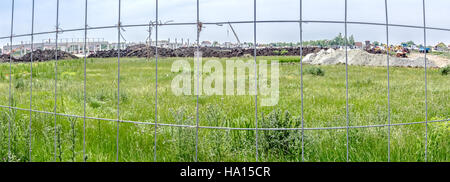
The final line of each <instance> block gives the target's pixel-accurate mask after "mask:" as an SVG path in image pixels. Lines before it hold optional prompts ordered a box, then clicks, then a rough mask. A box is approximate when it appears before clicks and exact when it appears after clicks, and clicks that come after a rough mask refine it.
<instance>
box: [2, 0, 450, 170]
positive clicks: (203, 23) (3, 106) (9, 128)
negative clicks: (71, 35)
mask: <svg viewBox="0 0 450 182" xmlns="http://www.w3.org/2000/svg"><path fill="white" fill-rule="evenodd" d="M11 1H12V5H11V26H10V28H11V34H10V36H6V37H0V40H2V39H9V43H10V45H13V38H19V37H28V36H29V37H31V54H30V71H31V73H32V71H33V64H32V63H33V49H34V36H35V35H46V34H53V33H54V34H55V37H56V41H55V46H56V53H55V60H56V61H55V90H54V108H53V112H47V111H40V110H33V109H32V106H33V104H32V100H33V90H32V86H31V87H30V108H29V109H25V108H19V107H14V106H13V104H12V99H13V97H12V91H11V89H12V78H11V76H10V77H9V91H8V95H9V99H8V101H9V105H8V106H5V105H0V108H5V109H6V108H7V109H9V112H12V110H21V111H29V115H30V121H29V127H28V130H29V136H30V139H29V158H30V161H32V160H31V159H32V158H31V153H32V144H31V142H32V140H31V136H32V129H31V125H32V114H33V113H41V114H49V115H54V123H55V126H54V127H55V128H54V130H55V133H54V161H56V152H57V148H56V142H57V141H56V129H57V128H56V127H57V126H56V125H57V116H64V117H73V118H82V119H83V161H85V162H86V119H92V120H99V121H109V122H116V123H117V135H116V161H119V156H120V155H119V151H120V150H119V149H120V148H119V134H120V130H119V129H120V128H119V127H120V123H132V124H137V125H151V126H154V127H155V130H154V161H157V152H156V151H157V148H156V146H157V128H158V126H170V127H182V128H196V144H195V145H196V146H195V161H198V133H199V129H216V130H247V131H255V147H256V149H255V154H256V161H258V160H259V157H258V131H260V130H262V131H286V130H292V131H299V132H301V150H302V151H301V161H304V147H305V146H304V131H306V130H344V129H345V130H346V138H347V139H346V140H347V143H346V148H347V152H346V159H347V161H349V153H350V152H349V130H350V129H357V128H377V127H387V128H388V154H387V155H388V161H390V144H391V141H390V138H391V126H405V125H416V124H425V151H424V154H425V161H427V157H428V155H427V153H428V152H427V149H428V141H427V140H428V124H429V123H437V122H449V121H450V118H449V119H443V120H428V99H427V62H426V59H427V58H426V57H427V53H426V51H425V54H424V63H425V65H424V76H425V83H424V87H425V120H424V121H420V122H410V123H394V124H392V123H391V106H390V76H389V49H388V50H387V56H386V62H387V102H388V104H387V107H388V108H387V109H388V124H380V125H361V126H350V119H349V101H348V98H349V96H348V88H349V87H348V66H347V65H348V64H347V63H348V49H347V46H345V62H346V64H345V74H346V121H347V124H346V126H337V127H316V128H305V127H304V104H303V103H304V102H303V92H304V90H303V56H302V55H303V24H304V23H322V24H343V25H344V28H345V35H344V36H345V45H347V25H348V24H356V25H376V26H385V28H386V41H387V44H388V45H389V27H403V28H414V29H423V38H424V46H425V47H426V46H427V30H439V31H447V32H450V29H448V28H440V27H428V26H426V16H425V15H426V11H425V0H422V3H423V26H414V25H404V24H390V23H389V18H388V1H387V0H385V2H384V3H385V15H386V17H385V18H386V21H385V23H374V22H360V21H347V12H348V11H347V0H345V17H344V21H328V20H304V19H303V13H302V12H303V7H302V2H303V1H302V0H299V1H300V6H299V7H300V11H299V19H298V20H257V16H256V15H257V14H256V13H257V8H256V7H257V6H256V5H257V4H256V2H257V0H254V1H253V21H227V22H200V9H199V4H200V2H199V0H196V19H197V21H196V22H195V23H194V22H188V23H169V22H166V23H160V22H159V6H158V0H155V1H156V7H155V9H156V14H155V16H156V17H155V24H153V23H152V22H150V23H148V24H129V25H126V24H122V22H121V0H118V22H117V25H110V26H98V27H89V26H88V23H87V22H88V13H87V11H88V0H85V6H84V8H85V11H84V28H75V29H67V30H63V29H61V27H60V26H59V0H56V29H55V31H44V32H34V13H35V7H34V4H35V2H34V0H32V15H31V17H32V18H31V33H29V34H19V35H15V34H14V10H15V7H14V6H15V0H11ZM263 23H298V24H299V35H300V55H299V56H300V95H301V127H300V128H260V127H258V101H257V99H258V92H257V86H258V85H257V84H258V82H257V79H258V76H257V75H255V105H254V107H255V128H250V127H249V128H236V127H220V126H201V125H199V85H200V84H197V88H196V92H197V98H196V125H182V124H165V123H160V122H158V27H159V26H182V25H196V26H197V40H196V42H197V45H196V54H195V55H196V58H197V59H196V60H197V62H199V57H200V55H199V49H200V44H199V43H200V34H201V28H202V25H217V24H253V48H254V53H253V54H254V55H253V59H254V66H255V70H257V61H256V58H257V54H256V45H257V36H256V35H257V34H256V33H257V31H256V30H257V24H263ZM152 26H154V27H155V30H156V35H155V37H156V42H155V61H156V68H155V78H156V81H155V84H156V88H155V95H156V97H155V122H140V121H129V120H122V119H121V118H120V53H121V52H120V51H121V50H120V44H121V29H122V28H129V27H152ZM112 28H117V40H118V43H117V44H118V47H119V48H118V50H117V54H118V55H117V63H118V70H117V79H118V82H117V95H118V99H117V119H108V118H97V117H88V116H86V87H87V86H86V63H87V53H86V47H87V33H88V31H89V30H104V29H112ZM78 31H84V48H83V52H84V84H83V89H84V101H83V104H84V105H83V116H79V115H70V114H64V113H58V112H57V93H58V92H57V79H58V77H57V74H58V73H57V71H58V35H59V34H60V33H64V32H78ZM11 73H12V56H10V58H9V75H11ZM199 74H200V70H199V64H198V66H197V83H199V77H200V75H199ZM32 75H33V74H31V77H30V83H31V85H32V84H33V76H32ZM11 122H12V121H11V118H10V117H8V152H9V153H10V152H11V131H12V130H11Z"/></svg>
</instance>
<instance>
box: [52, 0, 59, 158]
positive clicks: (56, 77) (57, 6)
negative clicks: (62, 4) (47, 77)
mask: <svg viewBox="0 0 450 182" xmlns="http://www.w3.org/2000/svg"><path fill="white" fill-rule="evenodd" d="M58 33H59V0H56V35H55V38H56V41H55V46H56V47H55V105H54V107H53V111H54V112H55V114H54V118H55V132H56V107H57V96H58V92H57V90H58ZM55 136H56V134H55ZM55 141H56V140H55ZM55 151H56V142H55Z"/></svg>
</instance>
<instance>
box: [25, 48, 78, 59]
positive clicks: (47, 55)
mask: <svg viewBox="0 0 450 182" xmlns="http://www.w3.org/2000/svg"><path fill="white" fill-rule="evenodd" d="M55 55H56V51H55V50H36V51H33V61H38V62H42V61H50V60H55ZM76 58H77V57H76V56H74V55H73V54H70V53H67V52H65V51H58V60H62V59H76ZM30 60H31V53H27V54H25V55H24V56H22V57H21V58H19V59H17V61H21V62H29V61H30Z"/></svg>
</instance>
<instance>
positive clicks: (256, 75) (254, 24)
mask: <svg viewBox="0 0 450 182" xmlns="http://www.w3.org/2000/svg"><path fill="white" fill-rule="evenodd" d="M253 58H254V62H255V63H254V64H255V128H256V130H255V142H256V143H255V147H256V149H255V151H256V162H258V63H257V62H256V0H254V1H253ZM249 74H250V73H249ZM249 78H250V77H249ZM249 81H250V80H249Z"/></svg>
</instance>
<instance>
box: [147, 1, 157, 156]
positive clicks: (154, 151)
mask: <svg viewBox="0 0 450 182" xmlns="http://www.w3.org/2000/svg"><path fill="white" fill-rule="evenodd" d="M155 26H156V27H155V28H156V30H155V31H156V35H155V36H156V42H155V61H156V68H155V136H154V138H155V146H154V149H153V160H154V162H156V141H157V140H156V131H157V129H158V0H156V25H155ZM150 33H151V32H150ZM150 39H151V37H149V40H150ZM151 46H152V44H151V42H150V47H151Z"/></svg>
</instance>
